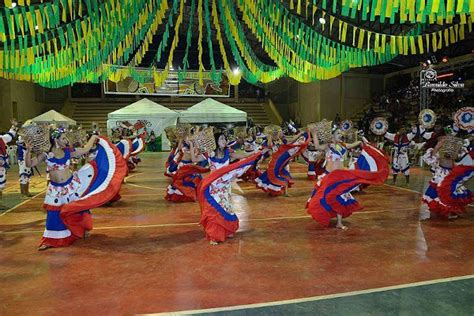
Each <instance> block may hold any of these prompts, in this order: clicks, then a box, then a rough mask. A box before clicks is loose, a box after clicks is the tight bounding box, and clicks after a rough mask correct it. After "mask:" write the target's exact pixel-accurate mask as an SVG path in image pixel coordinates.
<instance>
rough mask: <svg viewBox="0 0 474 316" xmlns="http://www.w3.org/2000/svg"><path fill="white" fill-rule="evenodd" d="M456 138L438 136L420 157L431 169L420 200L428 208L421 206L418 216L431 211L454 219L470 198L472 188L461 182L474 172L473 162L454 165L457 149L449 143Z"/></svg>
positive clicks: (425, 214)
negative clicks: (432, 145) (426, 209)
mask: <svg viewBox="0 0 474 316" xmlns="http://www.w3.org/2000/svg"><path fill="white" fill-rule="evenodd" d="M455 141H456V138H454V137H450V136H448V137H446V136H445V137H442V138H439V140H438V143H437V144H436V146H435V147H434V148H430V149H428V150H427V152H426V154H425V155H424V156H423V160H424V161H425V162H426V163H427V164H428V165H430V166H431V168H432V170H433V177H432V179H431V180H430V183H429V186H428V188H427V189H426V191H425V194H424V195H423V203H424V204H425V205H426V206H427V207H428V210H429V211H428V212H427V213H426V212H424V210H422V211H421V216H420V218H421V219H428V218H430V216H431V214H433V213H434V214H436V215H439V216H442V217H446V218H448V219H455V218H457V217H458V216H459V215H460V214H462V213H464V211H465V206H466V205H468V204H470V203H471V202H472V195H471V192H470V191H469V190H468V189H467V188H466V187H464V186H463V183H464V182H466V181H467V180H469V179H470V178H471V177H472V176H474V166H472V164H470V165H457V166H456V164H455V158H457V157H458V154H459V152H454V151H455V150H456V149H455V147H456V146H454V145H453V144H452V143H453V142H455ZM458 141H461V140H458ZM450 143H451V144H450ZM446 148H447V150H446Z"/></svg>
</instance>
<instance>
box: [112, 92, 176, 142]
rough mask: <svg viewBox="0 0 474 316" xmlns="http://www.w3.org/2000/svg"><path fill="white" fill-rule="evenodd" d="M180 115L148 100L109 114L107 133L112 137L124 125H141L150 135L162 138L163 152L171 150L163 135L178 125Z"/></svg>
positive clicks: (142, 100)
mask: <svg viewBox="0 0 474 316" xmlns="http://www.w3.org/2000/svg"><path fill="white" fill-rule="evenodd" d="M178 116H179V114H178V113H177V112H175V111H173V110H170V109H168V108H167V107H164V106H162V105H160V104H158V103H155V102H153V101H151V100H148V99H146V98H144V99H141V100H140V101H137V102H135V103H132V104H130V105H128V106H126V107H123V108H121V109H119V110H117V111H114V112H111V113H109V114H108V120H107V133H108V134H109V135H112V130H114V129H116V128H119V127H120V126H123V125H135V124H137V123H141V124H140V125H143V126H144V128H146V131H147V133H148V134H150V133H151V131H154V132H155V135H156V137H157V138H158V137H161V144H162V149H163V150H169V149H170V147H169V142H168V139H167V138H166V134H165V133H163V131H164V129H165V128H166V127H167V126H171V125H176V123H177V121H178Z"/></svg>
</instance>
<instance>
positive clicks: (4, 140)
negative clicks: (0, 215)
mask: <svg viewBox="0 0 474 316" xmlns="http://www.w3.org/2000/svg"><path fill="white" fill-rule="evenodd" d="M11 123H12V127H11V128H10V130H9V131H8V133H6V134H5V135H0V210H4V209H6V207H5V206H4V205H3V204H2V191H3V189H4V188H5V186H6V184H7V169H8V153H7V145H8V143H9V142H11V141H12V140H13V139H14V138H15V136H16V131H17V125H18V123H17V122H16V120H14V119H12V120H11Z"/></svg>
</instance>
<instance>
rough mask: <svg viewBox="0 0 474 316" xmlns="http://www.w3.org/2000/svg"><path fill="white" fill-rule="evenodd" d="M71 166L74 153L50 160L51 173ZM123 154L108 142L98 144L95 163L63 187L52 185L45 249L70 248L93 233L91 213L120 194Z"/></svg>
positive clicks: (68, 151) (47, 199) (46, 205)
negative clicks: (87, 234) (90, 231)
mask: <svg viewBox="0 0 474 316" xmlns="http://www.w3.org/2000/svg"><path fill="white" fill-rule="evenodd" d="M70 164H71V149H68V148H66V149H65V150H64V157H62V158H60V159H58V158H55V157H54V156H53V155H52V154H49V155H48V158H47V160H46V165H47V169H48V171H49V172H51V171H52V170H64V169H67V168H69V166H70ZM126 168H127V167H126V164H125V161H124V160H123V159H122V157H121V154H120V152H119V151H118V150H117V148H116V147H115V146H114V145H113V144H111V143H110V142H109V141H108V140H106V139H105V138H101V139H100V140H99V143H98V144H97V155H96V157H95V158H94V160H93V161H91V162H90V163H88V164H86V165H84V166H83V167H82V168H81V169H79V170H78V171H76V172H74V173H73V174H72V176H71V177H70V178H69V179H68V180H66V181H65V182H63V183H56V182H53V181H51V182H50V183H49V186H48V189H47V192H46V197H45V199H44V204H43V208H44V209H46V211H47V216H46V227H45V231H44V233H43V238H42V240H41V245H47V246H50V247H64V246H69V245H70V244H72V243H73V242H74V241H75V240H77V239H80V238H82V237H83V235H84V232H85V231H88V230H91V229H92V215H91V214H90V212H89V210H90V209H92V208H95V207H99V206H101V205H103V204H105V203H107V202H109V201H110V200H111V199H112V198H113V197H114V196H115V195H116V194H117V193H118V192H119V190H120V187H121V184H122V181H123V178H124V177H125V174H126V172H127V169H126Z"/></svg>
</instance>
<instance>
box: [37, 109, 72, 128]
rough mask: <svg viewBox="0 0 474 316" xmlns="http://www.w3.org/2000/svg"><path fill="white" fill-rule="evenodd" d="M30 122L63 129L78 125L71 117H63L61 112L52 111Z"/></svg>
mask: <svg viewBox="0 0 474 316" xmlns="http://www.w3.org/2000/svg"><path fill="white" fill-rule="evenodd" d="M29 121H30V122H34V123H37V124H58V125H61V126H63V127H69V126H73V125H76V121H74V120H73V119H70V118H69V117H67V116H65V115H62V114H61V113H59V112H56V111H55V110H50V111H48V112H45V113H43V114H41V115H38V116H37V117H35V118H33V119H31V120H29Z"/></svg>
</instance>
